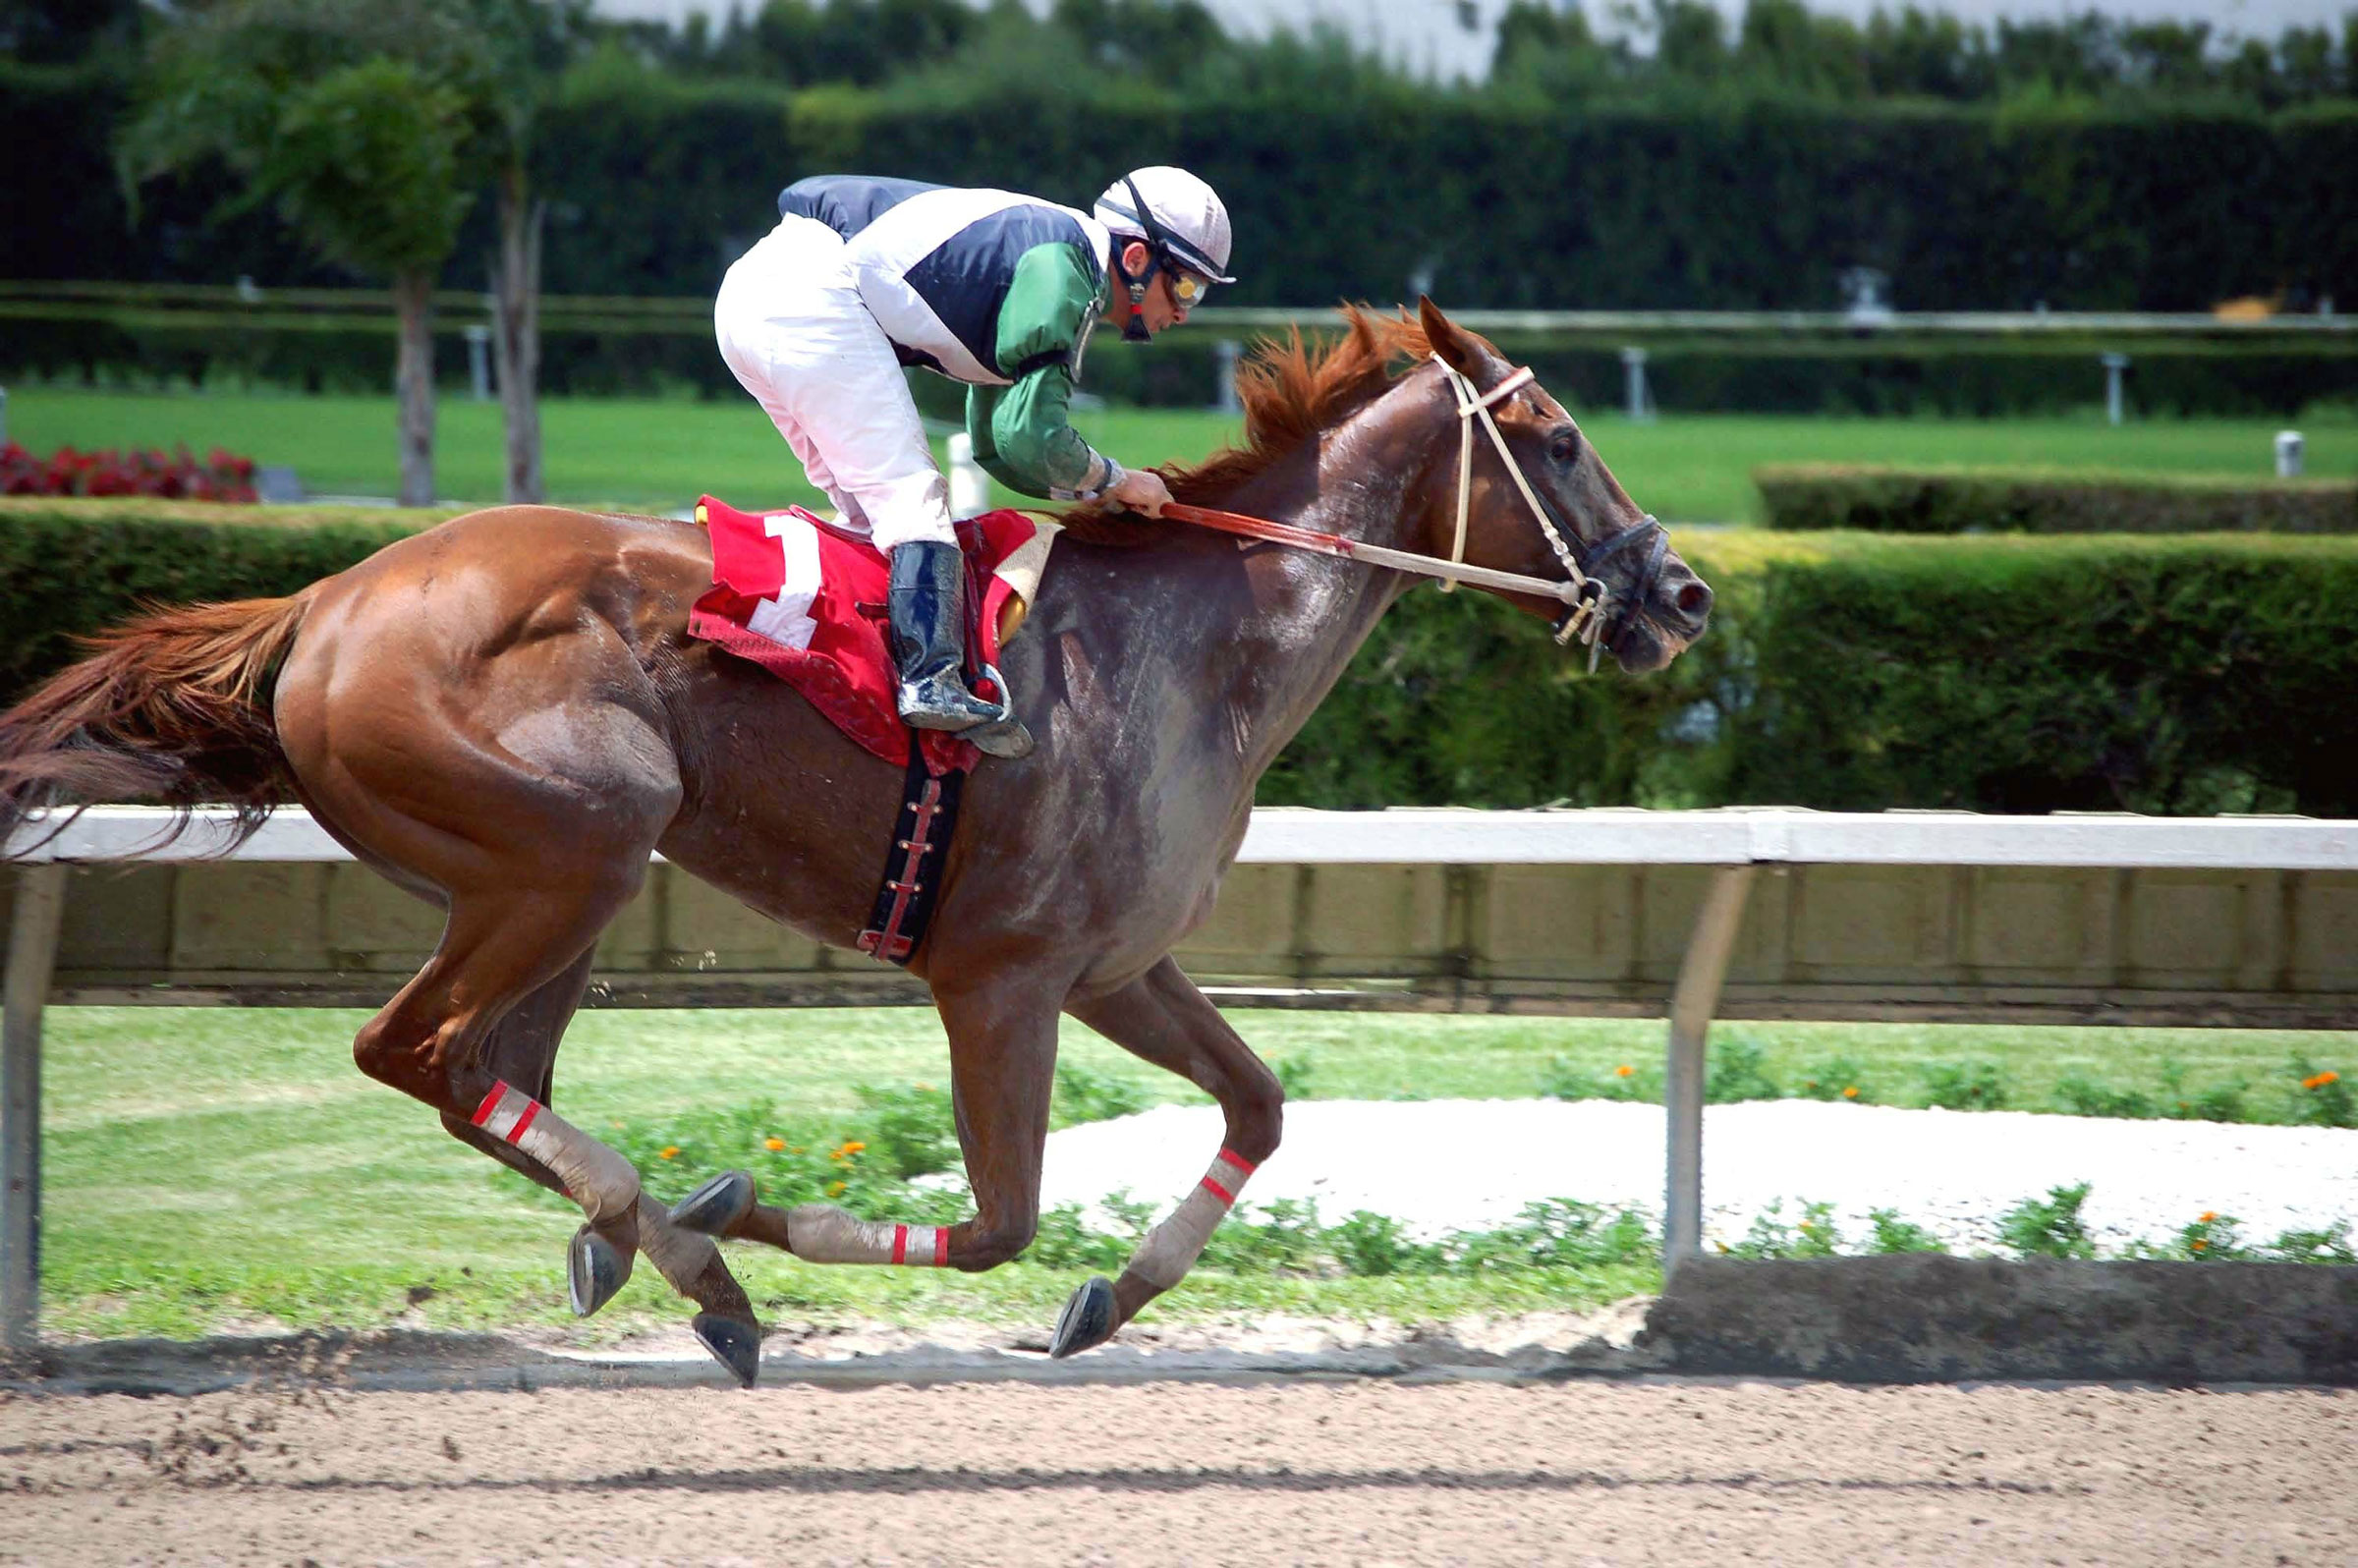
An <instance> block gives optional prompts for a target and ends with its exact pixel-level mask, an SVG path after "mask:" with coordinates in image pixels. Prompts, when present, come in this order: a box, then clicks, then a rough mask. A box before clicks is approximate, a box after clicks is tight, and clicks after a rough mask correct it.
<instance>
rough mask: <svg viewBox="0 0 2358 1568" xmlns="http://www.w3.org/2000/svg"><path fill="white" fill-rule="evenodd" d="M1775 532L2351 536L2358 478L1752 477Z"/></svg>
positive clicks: (1980, 472)
mask: <svg viewBox="0 0 2358 1568" xmlns="http://www.w3.org/2000/svg"><path fill="white" fill-rule="evenodd" d="M1752 480H1753V483H1755V484H1756V485H1758V486H1759V487H1760V491H1761V495H1762V498H1763V499H1764V500H1765V501H1766V502H1767V515H1768V526H1769V527H1770V528H1772V529H1800V530H1811V531H1819V530H1826V529H1858V530H1863V531H1865V532H1877V533H1966V532H2019V533H2224V532H2271V533H2351V532H2358V479H2273V480H2254V479H2223V478H2204V477H2184V478H2156V477H2153V476H2144V475H2126V474H2091V473H2083V472H2074V473H2063V472H2058V471H2053V470H2040V469H1961V468H1959V469H1902V468H1879V467H1869V466H1861V465H1842V464H1795V465H1790V466H1776V467H1770V468H1761V469H1755V470H1754V471H1753V476H1752Z"/></svg>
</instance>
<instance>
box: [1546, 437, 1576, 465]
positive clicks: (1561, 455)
mask: <svg viewBox="0 0 2358 1568" xmlns="http://www.w3.org/2000/svg"><path fill="white" fill-rule="evenodd" d="M1547 460H1548V461H1549V462H1550V463H1553V464H1555V465H1556V466H1557V467H1558V468H1566V469H1568V468H1570V467H1571V466H1572V465H1573V464H1575V463H1577V462H1579V461H1580V437H1579V436H1577V435H1574V434H1573V433H1572V432H1571V431H1570V430H1566V431H1565V432H1564V433H1563V434H1561V435H1559V436H1557V437H1556V438H1555V439H1554V440H1552V441H1549V442H1548V443H1547Z"/></svg>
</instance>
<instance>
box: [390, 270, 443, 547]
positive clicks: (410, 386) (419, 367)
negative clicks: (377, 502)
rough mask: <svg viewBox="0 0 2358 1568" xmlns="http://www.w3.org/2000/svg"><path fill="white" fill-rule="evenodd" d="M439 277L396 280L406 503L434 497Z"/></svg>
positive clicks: (396, 391) (425, 502) (396, 374)
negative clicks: (436, 286) (436, 294)
mask: <svg viewBox="0 0 2358 1568" xmlns="http://www.w3.org/2000/svg"><path fill="white" fill-rule="evenodd" d="M433 286H434V280H433V277H432V276H431V274H429V273H425V272H402V273H398V274H396V275H395V276H394V279H393V308H394V309H395V310H396V311H397V312H399V314H400V317H401V346H400V348H399V350H398V351H397V352H396V353H395V355H394V359H393V396H394V401H395V402H397V403H398V404H400V406H401V504H402V505H403V506H431V505H432V504H433V500H434V306H433Z"/></svg>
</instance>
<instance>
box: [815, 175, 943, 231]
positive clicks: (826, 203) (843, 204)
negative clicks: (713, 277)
mask: <svg viewBox="0 0 2358 1568" xmlns="http://www.w3.org/2000/svg"><path fill="white" fill-rule="evenodd" d="M940 189H941V187H939V186H937V185H927V184H926V182H925V181H923V180H887V179H881V178H878V177H875V176H871V175H865V174H814V175H813V176H811V178H809V179H808V180H797V181H795V182H794V184H792V185H790V186H788V187H787V188H786V189H785V190H783V191H780V192H779V193H778V216H779V217H781V218H816V219H817V220H818V221H819V222H821V223H823V224H825V225H826V226H827V227H828V228H830V229H833V230H834V231H835V232H836V233H837V234H840V235H842V236H843V237H844V238H845V239H847V240H848V239H850V238H851V237H852V236H853V235H855V234H858V233H859V232H860V231H861V230H862V229H865V228H867V227H868V226H869V225H870V224H871V223H873V222H875V221H876V219H877V218H879V217H881V216H882V215H883V214H885V213H887V212H889V211H891V210H892V209H893V208H894V207H897V206H899V205H900V204H901V203H902V202H904V201H906V200H908V199H909V198H910V197H911V196H917V195H919V194H920V193H922V192H926V191H938V190H940Z"/></svg>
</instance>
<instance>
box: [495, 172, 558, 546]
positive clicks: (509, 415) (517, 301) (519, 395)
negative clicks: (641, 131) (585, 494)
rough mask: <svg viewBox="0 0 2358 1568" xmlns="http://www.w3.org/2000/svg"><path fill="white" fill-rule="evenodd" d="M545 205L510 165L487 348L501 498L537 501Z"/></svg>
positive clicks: (503, 190)
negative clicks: (504, 459) (503, 464)
mask: <svg viewBox="0 0 2358 1568" xmlns="http://www.w3.org/2000/svg"><path fill="white" fill-rule="evenodd" d="M547 215H548V203H546V202H545V201H535V200H533V199H532V198H531V196H529V195H528V194H527V193H526V190H525V184H524V171H523V169H522V168H511V169H510V170H509V171H508V173H507V175H506V177H505V178H504V179H503V180H501V182H500V189H499V251H498V252H497V253H496V254H495V255H494V256H493V257H492V258H491V310H492V321H491V351H492V364H493V367H494V369H495V371H496V373H497V374H498V377H499V407H500V413H501V415H502V416H503V417H504V419H505V420H506V423H507V432H508V478H507V499H508V500H510V501H537V500H539V499H540V231H541V228H542V226H543V224H544V221H545V219H546V218H547Z"/></svg>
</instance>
